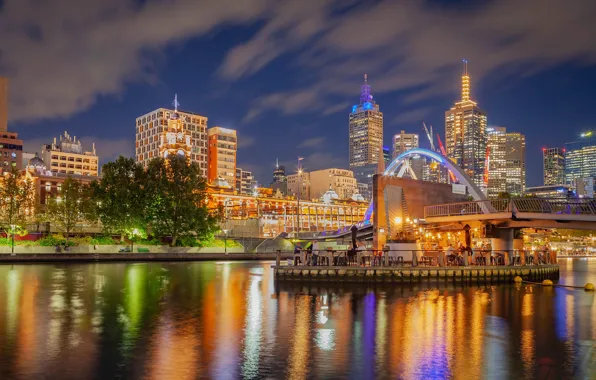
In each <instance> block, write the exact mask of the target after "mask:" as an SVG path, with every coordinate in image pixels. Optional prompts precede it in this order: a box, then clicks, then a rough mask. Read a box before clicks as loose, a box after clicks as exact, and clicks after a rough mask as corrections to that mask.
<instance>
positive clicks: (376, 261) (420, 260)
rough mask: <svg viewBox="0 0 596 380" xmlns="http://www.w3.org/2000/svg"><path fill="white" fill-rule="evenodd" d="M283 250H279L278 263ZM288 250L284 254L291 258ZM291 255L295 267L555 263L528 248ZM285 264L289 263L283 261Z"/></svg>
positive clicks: (546, 254)
mask: <svg viewBox="0 0 596 380" xmlns="http://www.w3.org/2000/svg"><path fill="white" fill-rule="evenodd" d="M281 254H282V252H281V251H278V259H277V265H280V264H282V261H281V260H280V255H281ZM287 254H288V253H287V252H285V255H284V256H285V257H288V255H287ZM292 256H293V258H288V259H287V260H288V261H287V265H289V266H295V267H312V266H321V267H324V266H340V267H341V266H349V267H394V266H397V267H412V268H415V267H452V266H454V267H469V266H525V265H541V264H553V263H556V260H557V254H556V252H555V251H548V250H543V251H529V250H528V251H526V250H509V251H508V250H477V249H474V250H472V251H452V252H450V253H448V252H446V251H444V250H432V249H430V250H362V251H360V250H357V251H353V250H347V251H345V250H343V251H341V250H340V251H335V250H321V251H304V250H303V251H300V252H296V253H294V254H293V255H292ZM284 264H286V263H284Z"/></svg>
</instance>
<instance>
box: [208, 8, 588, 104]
mask: <svg viewBox="0 0 596 380" xmlns="http://www.w3.org/2000/svg"><path fill="white" fill-rule="evenodd" d="M336 6H337V3H334V2H332V1H323V2H321V5H320V6H318V7H315V8H313V9H312V12H311V13H312V14H310V15H304V14H302V13H299V12H297V13H295V14H291V15H285V17H286V18H285V20H286V22H287V23H288V25H290V30H292V31H295V30H296V25H300V22H303V21H306V20H317V19H319V18H324V19H325V20H326V22H325V25H324V26H323V25H319V24H317V23H313V24H312V25H311V27H310V28H305V30H306V32H305V33H303V34H299V33H285V32H284V33H277V32H278V31H280V30H281V31H284V30H285V29H283V27H282V26H281V25H280V24H279V20H278V19H276V18H275V17H272V18H271V19H270V20H269V21H268V22H267V23H265V25H264V26H263V28H262V29H261V30H260V31H259V32H258V33H257V34H256V36H255V37H253V38H252V39H250V40H249V41H247V42H245V43H243V44H242V45H240V46H239V47H237V48H235V49H232V50H231V51H230V52H229V54H228V56H227V57H226V60H225V61H224V63H223V65H222V68H221V69H220V73H222V74H223V75H224V76H227V77H231V78H234V79H237V78H239V77H242V76H249V75H251V74H253V73H255V72H257V71H258V70H261V69H263V68H264V67H266V65H263V62H262V61H258V64H256V65H255V64H254V61H253V59H256V58H258V57H259V55H261V54H265V53H266V51H267V49H269V48H270V47H271V46H273V47H274V48H273V50H274V56H273V55H266V54H265V55H266V60H267V61H272V60H274V59H275V58H277V57H281V56H282V55H284V54H288V53H295V54H297V55H298V56H299V57H298V58H294V62H296V65H295V66H292V67H291V68H290V69H288V70H291V69H296V70H298V71H297V72H300V71H299V70H303V72H304V70H306V72H307V73H309V76H303V77H304V78H309V77H310V80H304V81H303V84H302V86H303V87H302V88H296V89H294V90H292V92H290V93H283V94H281V95H280V94H279V93H275V94H274V95H275V96H278V97H280V96H281V99H289V98H291V97H292V96H295V95H296V94H300V93H302V94H304V93H313V92H314V93H316V94H317V95H316V97H317V102H318V103H319V104H321V103H322V104H324V103H325V102H324V101H322V100H323V99H327V100H329V96H332V95H342V96H345V95H348V94H350V95H352V96H353V95H354V93H356V94H357V91H358V87H357V86H358V81H360V79H359V78H361V75H362V74H364V73H368V74H369V78H371V83H372V85H373V92H374V93H375V94H379V93H388V92H395V91H401V92H403V95H404V102H405V103H412V104H414V103H417V102H420V101H424V100H426V99H429V98H432V97H437V96H444V95H445V94H448V93H451V94H453V97H454V100H455V99H456V98H457V92H458V74H459V72H461V66H460V65H461V63H460V62H461V59H462V58H466V59H468V60H469V62H470V73H471V76H472V85H473V87H472V95H474V88H475V87H474V84H476V83H478V82H479V81H480V80H482V79H483V78H485V77H486V76H490V78H491V80H492V81H494V82H497V81H498V80H499V79H503V80H505V79H512V78H513V79H514V78H515V77H517V76H525V75H534V74H536V73H539V72H541V71H544V70H548V69H551V68H553V67H555V66H557V65H561V64H565V63H570V62H573V63H574V64H577V65H594V64H595V63H596V44H594V43H593V38H592V37H591V36H594V35H596V24H594V23H593V22H592V20H593V19H594V18H595V17H596V2H594V1H592V0H576V1H573V2H561V1H559V0H526V1H523V2H519V1H516V0H499V1H496V0H493V1H485V2H477V3H475V4H474V5H473V6H469V7H465V8H463V7H461V5H459V4H457V3H453V4H438V3H437V2H429V1H422V0H410V1H399V2H398V1H391V0H385V1H377V2H374V3H372V4H371V3H362V4H359V5H353V6H351V7H348V8H346V9H345V10H344V11H341V12H337V11H334V9H335V8H334V7H336ZM268 37H272V38H268ZM315 37H316V38H315ZM264 39H266V40H267V43H271V44H272V45H269V46H268V45H266V44H264V43H259V42H262V41H264ZM236 49H245V50H244V54H245V55H244V57H245V59H244V60H240V59H238V57H237V56H236ZM249 51H250V54H249V53H248V52H249ZM248 57H251V58H250V59H248ZM230 67H233V70H230ZM301 75H304V74H301ZM326 96H327V97H326ZM264 98H265V99H267V97H266V96H265V97H264ZM309 99H310V98H309ZM309 104H313V102H312V101H311V102H310V103H309ZM272 109H279V110H281V111H282V112H283V113H284V114H292V111H288V108H287V105H286V104H285V103H284V102H283V101H281V102H270V103H266V104H264V105H263V107H262V108H261V110H260V111H255V113H258V112H264V110H272ZM326 109H327V108H326V107H325V106H324V105H320V106H318V107H313V108H309V110H310V111H314V112H325V110H326Z"/></svg>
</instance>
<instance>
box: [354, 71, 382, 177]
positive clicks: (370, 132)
mask: <svg viewBox="0 0 596 380" xmlns="http://www.w3.org/2000/svg"><path fill="white" fill-rule="evenodd" d="M349 144H350V146H349V149H350V168H352V169H353V168H358V167H362V166H366V165H377V163H378V162H379V156H380V155H382V154H383V151H382V147H383V113H382V112H381V111H379V105H378V104H376V103H375V101H374V100H373V97H372V95H371V92H370V86H369V85H368V81H367V76H366V75H364V84H363V85H362V86H361V88H360V104H357V105H354V106H353V107H352V112H351V113H350V143H349ZM381 157H382V156H381Z"/></svg>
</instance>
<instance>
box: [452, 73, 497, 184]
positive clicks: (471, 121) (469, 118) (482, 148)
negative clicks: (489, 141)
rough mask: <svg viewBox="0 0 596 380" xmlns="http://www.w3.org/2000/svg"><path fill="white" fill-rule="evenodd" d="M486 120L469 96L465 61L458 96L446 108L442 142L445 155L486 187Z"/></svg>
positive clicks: (468, 80)
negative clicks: (459, 98)
mask: <svg viewBox="0 0 596 380" xmlns="http://www.w3.org/2000/svg"><path fill="white" fill-rule="evenodd" d="M486 123H487V118H486V113H485V112H484V111H482V110H481V109H480V108H479V107H478V106H477V104H476V102H474V101H472V100H471V99H470V77H469V76H468V65H467V62H466V61H464V72H463V75H462V89H461V100H460V101H459V102H457V103H455V104H454V106H453V107H452V108H451V109H450V110H448V111H446V112H445V145H446V151H447V157H449V158H451V159H452V160H453V161H454V162H455V163H456V164H457V165H458V166H459V167H461V168H462V169H463V170H464V171H465V172H466V173H467V174H468V176H469V177H470V178H471V179H472V180H473V182H474V183H475V184H476V185H478V186H480V187H482V188H485V187H486V182H485V178H484V166H485V160H486V126H487V124H486Z"/></svg>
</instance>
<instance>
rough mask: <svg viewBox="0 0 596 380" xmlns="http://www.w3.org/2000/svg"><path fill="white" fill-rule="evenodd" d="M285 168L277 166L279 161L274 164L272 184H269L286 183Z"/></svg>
mask: <svg viewBox="0 0 596 380" xmlns="http://www.w3.org/2000/svg"><path fill="white" fill-rule="evenodd" d="M286 181H287V179H286V167H285V166H283V165H281V166H280V165H279V160H277V161H276V162H275V169H274V170H273V182H271V183H283V182H286Z"/></svg>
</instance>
